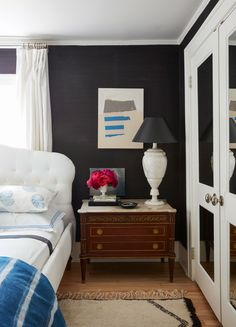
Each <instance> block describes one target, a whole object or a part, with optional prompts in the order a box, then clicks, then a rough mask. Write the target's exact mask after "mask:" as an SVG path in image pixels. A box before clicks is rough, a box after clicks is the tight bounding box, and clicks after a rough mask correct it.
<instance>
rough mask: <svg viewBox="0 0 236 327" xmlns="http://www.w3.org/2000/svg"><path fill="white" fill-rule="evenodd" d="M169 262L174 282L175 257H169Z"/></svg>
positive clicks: (171, 280) (171, 278) (171, 277)
mask: <svg viewBox="0 0 236 327" xmlns="http://www.w3.org/2000/svg"><path fill="white" fill-rule="evenodd" d="M168 262H169V274H170V282H171V283H173V277H174V266H175V259H174V258H168Z"/></svg>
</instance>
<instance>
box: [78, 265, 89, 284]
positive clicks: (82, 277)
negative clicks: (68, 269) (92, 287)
mask: <svg viewBox="0 0 236 327" xmlns="http://www.w3.org/2000/svg"><path fill="white" fill-rule="evenodd" d="M86 265H87V259H80V268H81V282H82V283H83V284H84V283H85V279H86Z"/></svg>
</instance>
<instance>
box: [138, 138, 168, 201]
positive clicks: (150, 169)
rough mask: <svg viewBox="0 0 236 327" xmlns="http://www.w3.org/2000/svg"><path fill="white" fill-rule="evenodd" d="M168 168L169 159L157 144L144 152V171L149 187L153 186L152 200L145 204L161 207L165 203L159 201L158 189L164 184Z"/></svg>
mask: <svg viewBox="0 0 236 327" xmlns="http://www.w3.org/2000/svg"><path fill="white" fill-rule="evenodd" d="M166 167H167V158H166V154H165V152H164V151H163V150H161V149H159V148H157V144H156V143H153V147H152V148H151V149H148V150H147V151H145V152H144V156H143V170H144V174H145V176H146V178H147V181H148V183H149V185H150V186H151V191H150V195H151V197H152V198H151V199H150V200H147V201H146V202H145V204H147V205H155V206H161V205H163V204H164V203H165V202H164V201H163V200H159V199H158V198H157V196H158V195H159V191H158V187H159V185H160V184H161V182H162V179H163V177H164V175H165V172H166Z"/></svg>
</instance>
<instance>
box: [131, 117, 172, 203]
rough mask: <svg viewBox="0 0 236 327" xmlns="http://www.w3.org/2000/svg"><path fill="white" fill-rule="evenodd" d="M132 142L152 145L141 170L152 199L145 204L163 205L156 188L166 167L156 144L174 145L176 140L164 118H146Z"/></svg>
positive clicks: (164, 156) (146, 153)
mask: <svg viewBox="0 0 236 327" xmlns="http://www.w3.org/2000/svg"><path fill="white" fill-rule="evenodd" d="M133 142H143V143H153V146H152V148H150V149H148V150H147V151H145V152H144V156H143V160H142V163H143V170H144V174H145V176H146V178H147V180H148V183H149V185H150V186H151V192H150V195H151V196H152V198H151V199H150V200H147V201H146V202H145V203H146V204H148V205H163V204H164V201H163V200H159V199H158V198H157V196H158V195H159V191H158V187H159V185H160V184H161V181H162V179H163V177H164V175H165V172H166V167H167V157H166V154H165V152H164V151H163V150H162V149H160V148H158V147H157V143H175V142H176V139H175V137H174V136H173V135H172V133H171V131H170V129H169V127H168V126H167V124H166V122H165V120H164V118H162V117H146V118H145V119H144V121H143V123H142V125H141V126H140V128H139V130H138V132H137V134H136V135H135V137H134V139H133Z"/></svg>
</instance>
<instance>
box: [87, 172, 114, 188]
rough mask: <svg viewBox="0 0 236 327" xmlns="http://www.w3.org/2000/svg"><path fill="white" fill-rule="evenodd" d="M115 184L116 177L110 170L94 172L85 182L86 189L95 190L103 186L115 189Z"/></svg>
mask: <svg viewBox="0 0 236 327" xmlns="http://www.w3.org/2000/svg"><path fill="white" fill-rule="evenodd" d="M117 184H118V179H117V175H116V173H115V172H114V170H110V169H101V170H95V171H93V172H92V174H91V176H90V178H89V179H88V180H87V185H88V187H93V188H94V189H95V190H97V189H99V188H100V187H101V186H105V185H108V186H113V187H116V186H117Z"/></svg>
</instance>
